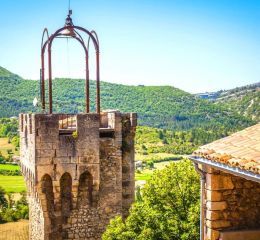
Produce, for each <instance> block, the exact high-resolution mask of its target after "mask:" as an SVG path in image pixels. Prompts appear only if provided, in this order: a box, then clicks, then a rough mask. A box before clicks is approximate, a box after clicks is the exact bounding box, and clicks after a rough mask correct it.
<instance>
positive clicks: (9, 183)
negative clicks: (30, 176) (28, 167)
mask: <svg viewBox="0 0 260 240" xmlns="http://www.w3.org/2000/svg"><path fill="white" fill-rule="evenodd" d="M0 186H1V187H3V188H4V189H5V191H6V192H7V193H20V192H23V191H25V190H26V188H25V183H24V179H23V176H2V175H0Z"/></svg>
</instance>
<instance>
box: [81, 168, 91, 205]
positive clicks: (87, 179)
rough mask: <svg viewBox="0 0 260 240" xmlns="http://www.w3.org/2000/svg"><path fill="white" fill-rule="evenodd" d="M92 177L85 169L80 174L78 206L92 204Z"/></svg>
mask: <svg viewBox="0 0 260 240" xmlns="http://www.w3.org/2000/svg"><path fill="white" fill-rule="evenodd" d="M92 192H93V177H92V175H91V174H90V173H89V172H88V171H86V172H84V173H82V174H81V175H80V178H79V188H78V207H79V208H80V207H83V206H92V203H93V196H92Z"/></svg>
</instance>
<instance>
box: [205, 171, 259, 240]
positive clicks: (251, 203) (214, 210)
mask: <svg viewBox="0 0 260 240" xmlns="http://www.w3.org/2000/svg"><path fill="white" fill-rule="evenodd" d="M206 172H207V174H206V189H205V200H206V201H205V204H206V206H205V208H206V211H205V221H206V222H205V224H206V235H205V236H206V239H207V240H208V239H210V240H217V239H219V236H220V231H223V230H240V229H254V228H259V227H260V218H259V216H260V184H259V183H256V182H252V181H249V180H246V179H244V178H240V177H236V176H234V175H230V174H227V173H224V172H222V171H217V170H214V169H212V168H207V169H206Z"/></svg>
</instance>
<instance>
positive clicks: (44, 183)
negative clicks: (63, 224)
mask: <svg viewBox="0 0 260 240" xmlns="http://www.w3.org/2000/svg"><path fill="white" fill-rule="evenodd" d="M41 189H42V193H43V194H44V195H45V200H46V207H47V213H48V216H49V218H50V220H51V225H52V226H53V223H54V221H53V220H54V217H55V215H54V194H53V185H52V179H51V177H50V175H48V174H45V175H44V176H43V177H42V180H41Z"/></svg>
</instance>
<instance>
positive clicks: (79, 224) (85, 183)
mask: <svg viewBox="0 0 260 240" xmlns="http://www.w3.org/2000/svg"><path fill="white" fill-rule="evenodd" d="M75 116H76V122H77V124H76V129H75V131H74V132H73V133H72V134H67V133H66V134H64V133H62V134H61V129H60V125H59V120H60V118H61V117H62V114H52V115H48V114H32V115H28V114H21V115H20V128H21V129H22V130H23V131H21V156H22V157H21V166H22V172H23V175H24V177H25V179H26V183H27V189H28V195H29V207H30V239H34V240H35V239H39V240H41V239H42V240H51V239H55V240H59V239H90V240H91V239H93V240H94V239H95V240H98V239H101V235H102V233H103V232H104V230H105V227H106V225H107V224H108V223H109V220H110V219H111V218H112V217H114V216H116V215H122V216H126V215H127V213H128V209H129V207H130V204H131V203H132V201H133V200H134V167H133V164H134V135H135V127H136V114H132V113H131V114H122V113H120V112H117V111H115V112H108V113H102V114H101V118H102V119H100V116H99V115H98V114H78V115H75ZM27 119H30V120H29V121H28V120H27ZM100 122H101V126H100ZM100 127H101V128H100ZM25 129H29V134H28V131H27V130H25ZM63 132H64V131H63ZM126 146H127V147H126Z"/></svg>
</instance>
